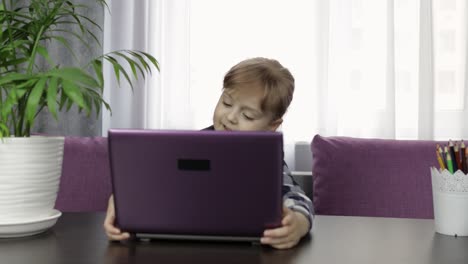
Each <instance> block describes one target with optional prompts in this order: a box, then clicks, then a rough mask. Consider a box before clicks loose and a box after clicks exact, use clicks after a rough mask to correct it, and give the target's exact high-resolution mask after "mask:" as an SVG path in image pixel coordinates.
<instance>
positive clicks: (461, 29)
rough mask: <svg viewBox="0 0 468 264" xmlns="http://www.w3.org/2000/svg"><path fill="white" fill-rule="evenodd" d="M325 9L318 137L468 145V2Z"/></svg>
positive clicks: (365, 2)
mask: <svg viewBox="0 0 468 264" xmlns="http://www.w3.org/2000/svg"><path fill="white" fill-rule="evenodd" d="M323 3H324V4H323V5H324V6H323V10H324V11H326V12H324V13H325V14H328V15H327V17H324V18H323V19H324V20H325V22H323V24H328V25H327V27H322V29H323V31H322V36H323V37H324V38H326V39H328V45H327V46H326V48H327V50H326V54H328V58H326V59H325V60H324V61H323V66H324V67H322V68H324V69H327V70H328V72H327V73H322V75H324V76H326V78H325V79H324V81H323V83H322V84H321V85H320V87H321V89H322V90H323V92H322V94H321V96H320V100H319V102H320V105H321V107H320V108H319V112H320V117H321V118H320V121H319V132H320V133H322V134H326V135H347V136H360V137H382V138H403V139H448V138H457V139H460V138H463V137H464V138H467V136H468V115H467V114H468V110H467V109H468V108H467V102H468V86H467V82H466V80H467V74H466V61H467V47H468V46H467V41H466V34H467V30H468V27H467V25H468V24H467V15H468V14H467V5H466V2H465V1H463V0H433V1H430V0H421V1H406V0H386V1H373V0H353V1H348V0H332V1H328V2H327V1H324V2H323ZM327 3H329V4H327ZM327 22H328V23H327Z"/></svg>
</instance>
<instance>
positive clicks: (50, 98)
mask: <svg viewBox="0 0 468 264" xmlns="http://www.w3.org/2000/svg"><path fill="white" fill-rule="evenodd" d="M57 91H58V78H54V77H52V78H50V81H49V86H48V87H47V107H48V108H49V112H50V113H52V116H53V117H54V118H55V120H58V117H57Z"/></svg>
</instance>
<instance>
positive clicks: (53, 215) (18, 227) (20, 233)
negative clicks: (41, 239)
mask: <svg viewBox="0 0 468 264" xmlns="http://www.w3.org/2000/svg"><path fill="white" fill-rule="evenodd" d="M61 215H62V213H61V212H60V211H58V210H55V209H52V211H51V212H50V214H49V215H48V216H44V217H40V218H37V219H29V220H20V221H16V222H4V223H2V222H0V238H12V237H25V236H32V235H35V234H39V233H41V232H44V231H46V230H47V229H49V228H50V227H52V226H53V225H54V224H55V223H56V222H57V219H58V218H59V217H60V216H61Z"/></svg>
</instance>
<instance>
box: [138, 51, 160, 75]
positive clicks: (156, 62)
mask: <svg viewBox="0 0 468 264" xmlns="http://www.w3.org/2000/svg"><path fill="white" fill-rule="evenodd" d="M141 53H143V54H144V55H145V56H146V58H148V59H149V60H150V61H151V63H153V65H154V67H156V69H157V70H158V71H161V69H160V68H159V62H158V61H157V60H156V58H155V57H153V56H152V55H151V54H149V53H146V52H143V51H141Z"/></svg>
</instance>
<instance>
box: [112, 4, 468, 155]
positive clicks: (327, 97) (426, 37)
mask: <svg viewBox="0 0 468 264" xmlns="http://www.w3.org/2000/svg"><path fill="white" fill-rule="evenodd" d="M110 3H111V5H110V8H111V11H112V16H111V17H110V18H109V17H108V16H106V27H105V49H106V50H114V49H118V48H139V49H140V48H141V49H144V50H147V51H149V52H151V53H152V54H154V55H155V56H156V57H157V58H158V59H159V60H160V62H161V68H162V70H161V73H160V74H153V77H152V78H150V79H147V81H146V82H141V83H140V87H138V88H137V89H135V92H134V94H133V95H132V96H131V92H129V89H126V88H125V87H124V89H115V87H114V86H115V84H111V83H110V82H108V85H110V86H109V87H106V88H110V89H106V91H107V92H109V93H110V94H109V97H108V99H109V101H110V103H111V105H112V108H113V112H114V114H113V116H112V117H111V118H110V119H109V122H108V123H107V124H106V122H104V129H103V131H107V130H106V128H108V127H141V128H190V129H200V128H203V127H205V126H208V125H210V124H211V118H212V112H213V109H214V106H215V104H216V100H217V99H218V97H219V95H220V93H221V88H222V79H223V76H224V74H225V73H226V71H227V70H228V69H229V68H230V67H231V66H232V65H234V64H235V63H237V62H239V61H241V60H243V59H245V58H248V57H255V56H263V57H272V58H276V59H278V60H279V61H280V62H281V63H282V64H283V65H284V66H286V67H288V68H289V69H290V70H291V72H292V73H293V75H294V76H295V79H296V91H295V95H294V99H293V102H292V105H291V107H290V109H289V110H288V112H287V114H286V116H285V122H284V123H283V126H282V127H281V130H282V131H283V133H284V136H285V142H286V148H285V154H286V160H287V162H289V163H290V164H294V145H295V144H296V142H298V141H305V142H307V143H309V142H310V141H311V139H312V137H313V136H314V135H315V134H317V133H320V134H322V135H326V136H333V135H340V136H353V137H377V138H397V139H440V140H446V139H449V138H452V139H460V138H465V139H466V138H468V115H467V114H468V107H467V105H468V85H467V76H468V75H467V67H466V62H467V59H468V53H467V48H468V45H467V40H466V36H467V33H468V26H467V25H468V23H467V22H468V21H467V17H468V11H467V9H468V6H467V3H466V2H465V0H414V1H408V0H316V1H309V0H291V1H285V0H255V1H251V0H236V1H229V0H196V1H190V0H172V1H171V0H168V1H164V0H146V1H144V0H139V1H124V0H112V1H111V2H110Z"/></svg>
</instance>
